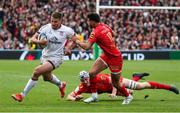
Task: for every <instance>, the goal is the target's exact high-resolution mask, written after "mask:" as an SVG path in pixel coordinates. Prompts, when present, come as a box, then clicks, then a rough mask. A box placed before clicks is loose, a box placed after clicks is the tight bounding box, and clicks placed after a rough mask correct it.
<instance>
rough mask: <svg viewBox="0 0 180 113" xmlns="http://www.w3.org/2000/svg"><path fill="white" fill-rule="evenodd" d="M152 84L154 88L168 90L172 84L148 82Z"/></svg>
mask: <svg viewBox="0 0 180 113" xmlns="http://www.w3.org/2000/svg"><path fill="white" fill-rule="evenodd" d="M148 83H149V84H150V85H151V88H154V89H166V90H169V89H170V88H171V86H170V85H166V84H160V83H157V82H152V81H150V82H148Z"/></svg>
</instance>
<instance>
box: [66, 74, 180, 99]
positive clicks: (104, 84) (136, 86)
mask: <svg viewBox="0 0 180 113" xmlns="http://www.w3.org/2000/svg"><path fill="white" fill-rule="evenodd" d="M148 75H149V74H148V73H139V74H137V73H136V74H133V75H132V80H130V79H127V78H122V77H121V78H120V81H122V83H123V84H124V85H125V87H126V88H128V89H130V90H129V91H131V92H130V93H132V90H143V89H164V90H168V91H172V92H174V93H175V94H179V90H178V89H177V88H176V87H174V86H170V85H166V84H161V83H158V82H152V81H148V82H137V81H139V80H140V79H142V78H143V77H144V76H148ZM79 77H80V81H81V83H80V84H79V85H78V87H77V88H76V89H75V90H74V91H73V92H71V93H70V94H69V95H68V96H67V99H68V100H71V101H78V100H80V99H82V98H83V96H82V95H81V94H82V93H91V88H92V87H91V85H90V86H88V85H87V79H88V78H89V75H88V73H87V72H86V71H81V72H80V74H79ZM95 81H96V82H97V92H98V94H101V93H108V95H109V96H110V97H112V98H114V97H116V96H123V94H122V93H121V92H119V91H117V90H116V88H114V87H113V86H112V83H111V78H110V75H109V74H102V73H100V74H97V75H96V77H95ZM96 101H97V99H96Z"/></svg>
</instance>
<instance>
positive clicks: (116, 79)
mask: <svg viewBox="0 0 180 113" xmlns="http://www.w3.org/2000/svg"><path fill="white" fill-rule="evenodd" d="M120 77H121V73H111V80H112V84H113V86H114V87H115V88H116V89H117V90H118V92H121V93H122V95H124V96H125V99H124V101H123V103H122V104H129V103H130V102H131V101H132V99H133V97H132V96H131V95H130V94H129V92H128V91H127V89H126V88H125V85H124V84H123V82H122V81H120Z"/></svg>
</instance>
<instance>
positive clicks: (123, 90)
mask: <svg viewBox="0 0 180 113" xmlns="http://www.w3.org/2000/svg"><path fill="white" fill-rule="evenodd" d="M120 92H121V93H122V94H123V95H124V96H125V97H128V96H129V93H128V91H127V89H126V88H125V86H124V85H122V86H121V88H120Z"/></svg>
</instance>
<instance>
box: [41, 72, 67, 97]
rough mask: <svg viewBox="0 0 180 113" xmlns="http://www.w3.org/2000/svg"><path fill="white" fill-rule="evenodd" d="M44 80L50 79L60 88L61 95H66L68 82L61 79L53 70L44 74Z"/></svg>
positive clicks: (49, 80)
mask: <svg viewBox="0 0 180 113" xmlns="http://www.w3.org/2000/svg"><path fill="white" fill-rule="evenodd" d="M43 79H44V81H48V82H50V83H52V84H54V85H56V86H57V87H58V88H59V91H60V94H61V97H62V98H63V97H64V95H65V88H66V82H64V81H60V80H59V79H58V78H57V77H56V76H55V75H54V74H52V72H47V73H44V74H43Z"/></svg>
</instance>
